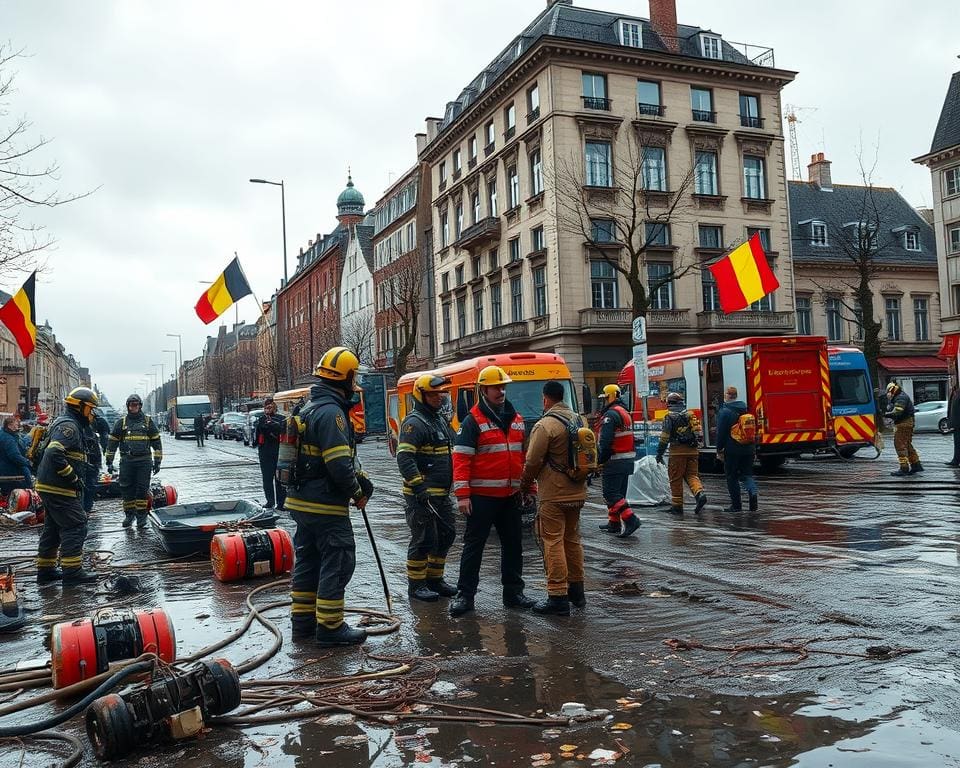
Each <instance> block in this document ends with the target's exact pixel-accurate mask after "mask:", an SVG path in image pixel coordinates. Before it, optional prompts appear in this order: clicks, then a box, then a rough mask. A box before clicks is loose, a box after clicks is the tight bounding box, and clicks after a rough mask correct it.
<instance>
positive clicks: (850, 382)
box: [830, 371, 873, 405]
mask: <svg viewBox="0 0 960 768" xmlns="http://www.w3.org/2000/svg"><path fill="white" fill-rule="evenodd" d="M830 394H831V397H832V399H833V404H834V405H866V404H867V403H869V402H870V401H871V400H872V399H873V393H872V392H870V387H869V386H867V372H866V371H830Z"/></svg>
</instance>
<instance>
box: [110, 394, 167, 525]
mask: <svg viewBox="0 0 960 768" xmlns="http://www.w3.org/2000/svg"><path fill="white" fill-rule="evenodd" d="M117 450H119V451H120V492H121V496H122V498H123V527H124V528H129V527H130V526H131V525H132V524H133V518H134V517H136V518H137V528H145V527H146V525H147V494H148V493H149V492H150V463H151V452H152V454H153V474H157V473H158V472H159V471H160V462H161V461H162V459H163V445H162V443H161V441H160V432H159V431H158V430H157V425H156V424H155V423H154V422H153V419H151V418H150V417H149V416H147V415H146V414H144V412H143V400H141V399H140V395H137V394H133V395H130V397H128V398H127V412H126V413H125V414H124V415H123V416H121V417H120V418H119V419H117V420H116V422H114V425H113V431H112V432H111V433H110V440H109V442H108V443H107V471H108V472H109V473H110V474H113V459H114V456H115V455H116V453H117Z"/></svg>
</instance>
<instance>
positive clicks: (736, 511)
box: [723, 507, 743, 515]
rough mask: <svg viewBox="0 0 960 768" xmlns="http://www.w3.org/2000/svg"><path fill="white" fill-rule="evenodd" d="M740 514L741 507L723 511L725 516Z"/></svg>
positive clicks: (727, 508)
mask: <svg viewBox="0 0 960 768" xmlns="http://www.w3.org/2000/svg"><path fill="white" fill-rule="evenodd" d="M741 512H743V507H726V508H724V510H723V514H725V515H739V514H740V513H741Z"/></svg>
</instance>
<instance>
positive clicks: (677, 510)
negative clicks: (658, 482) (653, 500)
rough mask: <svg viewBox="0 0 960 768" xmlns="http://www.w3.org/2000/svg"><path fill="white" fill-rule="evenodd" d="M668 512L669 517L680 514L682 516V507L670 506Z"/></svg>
mask: <svg viewBox="0 0 960 768" xmlns="http://www.w3.org/2000/svg"><path fill="white" fill-rule="evenodd" d="M669 512H670V514H671V515H682V514H683V507H682V506H678V505H677V504H673V505H671V507H670V510H669Z"/></svg>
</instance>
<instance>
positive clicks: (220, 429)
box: [213, 411, 244, 440]
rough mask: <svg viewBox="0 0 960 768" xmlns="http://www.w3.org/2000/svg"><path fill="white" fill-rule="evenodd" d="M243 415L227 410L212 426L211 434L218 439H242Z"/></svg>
mask: <svg viewBox="0 0 960 768" xmlns="http://www.w3.org/2000/svg"><path fill="white" fill-rule="evenodd" d="M243 422H244V415H243V414H242V413H240V412H239V411H227V412H226V413H225V414H223V416H221V417H220V419H219V420H218V421H217V423H216V424H215V425H214V427H213V436H214V437H215V438H218V439H220V440H243Z"/></svg>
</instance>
